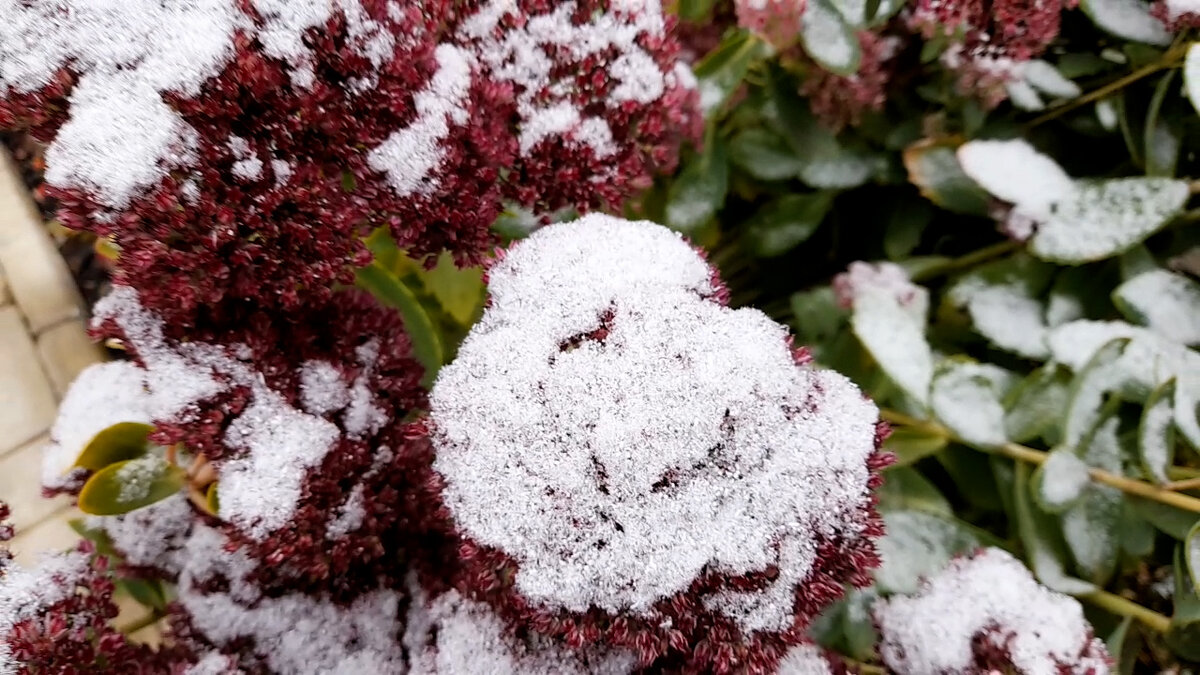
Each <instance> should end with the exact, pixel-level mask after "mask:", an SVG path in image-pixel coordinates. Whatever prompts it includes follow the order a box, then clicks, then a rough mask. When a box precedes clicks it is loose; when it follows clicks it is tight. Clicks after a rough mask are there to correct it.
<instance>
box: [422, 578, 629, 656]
mask: <svg viewBox="0 0 1200 675" xmlns="http://www.w3.org/2000/svg"><path fill="white" fill-rule="evenodd" d="M410 586H411V587H412V589H413V596H414V597H413V602H412V607H411V609H410V610H409V614H408V620H407V621H406V628H405V631H404V646H405V647H406V648H407V650H408V652H409V654H410V656H411V664H410V669H409V673H410V675H438V674H439V673H440V674H442V675H457V674H458V673H482V672H487V673H490V674H491V675H625V674H626V673H631V672H634V671H635V669H636V667H637V657H636V655H635V654H634V653H633V652H631V651H626V650H609V651H601V650H600V649H597V648H591V649H583V650H573V649H567V648H565V647H564V646H560V645H557V644H553V643H551V642H549V641H548V640H545V639H543V638H539V637H537V636H530V638H529V643H528V644H526V643H524V642H523V641H521V640H520V638H517V637H514V636H512V634H511V632H510V631H509V630H508V627H507V626H506V624H505V623H504V621H503V620H502V619H501V618H500V617H499V616H497V615H496V614H495V613H494V612H493V611H492V609H491V608H489V607H488V606H487V605H483V604H481V603H477V602H473V601H471V600H468V599H466V598H464V597H462V596H461V595H459V594H458V593H457V592H456V591H453V590H450V591H447V592H446V593H444V594H442V595H440V596H438V597H437V598H435V599H433V600H430V599H429V598H427V597H425V594H424V593H423V592H422V591H421V589H420V588H419V587H417V586H416V585H415V584H410Z"/></svg>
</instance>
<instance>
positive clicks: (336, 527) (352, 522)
mask: <svg viewBox="0 0 1200 675" xmlns="http://www.w3.org/2000/svg"><path fill="white" fill-rule="evenodd" d="M363 499H364V497H363V486H362V485H355V486H354V488H353V489H351V490H350V496H349V497H347V498H346V501H345V503H343V504H342V506H341V507H340V508H339V509H338V513H337V516H335V517H334V519H333V520H331V521H330V522H329V526H328V527H327V528H326V530H325V538H326V539H340V538H342V537H344V536H346V535H347V534H349V533H351V532H353V531H355V530H357V529H358V528H360V527H362V523H363V519H364V518H366V517H367V512H366V509H365V508H364V506H363Z"/></svg>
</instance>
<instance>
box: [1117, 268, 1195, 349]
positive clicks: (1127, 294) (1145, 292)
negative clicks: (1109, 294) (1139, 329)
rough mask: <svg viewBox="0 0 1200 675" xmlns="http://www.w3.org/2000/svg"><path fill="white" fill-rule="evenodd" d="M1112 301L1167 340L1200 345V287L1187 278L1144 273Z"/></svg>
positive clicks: (1119, 290) (1126, 283)
mask: <svg viewBox="0 0 1200 675" xmlns="http://www.w3.org/2000/svg"><path fill="white" fill-rule="evenodd" d="M1113 298H1114V299H1115V300H1116V301H1117V302H1120V303H1122V304H1123V305H1124V306H1126V307H1128V308H1129V309H1130V310H1132V312H1133V313H1135V314H1137V315H1138V318H1139V319H1140V320H1141V321H1142V322H1144V323H1145V324H1146V325H1147V326H1149V327H1150V329H1151V330H1153V331H1154V332H1156V333H1159V334H1160V335H1162V336H1163V337H1165V338H1166V339H1168V340H1172V341H1174V342H1180V343H1182V344H1185V345H1196V344H1200V284H1197V283H1196V282H1195V281H1192V280H1191V279H1189V278H1187V277H1186V276H1183V275H1182V274H1174V273H1172V272H1168V271H1166V270H1151V271H1149V272H1144V273H1142V274H1139V275H1137V276H1136V277H1133V278H1132V279H1130V280H1128V281H1126V282H1125V283H1123V284H1121V285H1120V286H1118V287H1117V288H1116V290H1115V291H1113Z"/></svg>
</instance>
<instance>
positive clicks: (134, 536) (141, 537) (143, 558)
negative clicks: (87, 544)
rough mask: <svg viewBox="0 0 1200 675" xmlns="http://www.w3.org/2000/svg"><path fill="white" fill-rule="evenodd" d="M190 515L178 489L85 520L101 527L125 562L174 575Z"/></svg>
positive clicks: (181, 561) (179, 567) (180, 560)
mask: <svg viewBox="0 0 1200 675" xmlns="http://www.w3.org/2000/svg"><path fill="white" fill-rule="evenodd" d="M194 519H195V516H194V514H193V512H192V507H191V506H190V505H189V502H188V499H187V497H186V496H185V495H184V494H183V493H179V494H176V495H172V496H170V497H167V498H166V499H164V500H162V501H160V502H155V503H153V504H151V505H149V506H146V507H144V508H140V509H136V510H134V511H130V512H129V513H126V514H124V515H120V516H91V517H89V518H88V519H87V520H86V524H87V526H88V527H91V528H101V529H103V530H104V532H105V534H107V535H108V538H109V539H110V540H111V541H112V544H113V547H114V548H115V549H116V550H117V551H118V552H119V553H120V554H121V557H122V558H123V559H124V561H125V562H126V563H127V564H129V565H133V566H136V567H153V568H155V569H158V570H162V571H163V572H164V573H166V574H167V575H169V576H175V575H177V574H179V571H180V570H182V569H183V564H184V563H185V562H186V561H185V559H184V557H183V555H182V554H183V547H184V546H185V545H186V544H187V538H188V536H189V535H190V534H191V531H192V522H193V520H194Z"/></svg>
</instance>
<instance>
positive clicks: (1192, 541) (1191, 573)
mask: <svg viewBox="0 0 1200 675" xmlns="http://www.w3.org/2000/svg"><path fill="white" fill-rule="evenodd" d="M1183 560H1184V562H1185V563H1187V572H1188V578H1189V579H1190V580H1191V582H1192V589H1193V590H1195V591H1197V592H1200V523H1196V524H1195V525H1193V526H1192V529H1191V530H1190V531H1189V532H1188V534H1187V538H1186V539H1184V540H1183Z"/></svg>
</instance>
